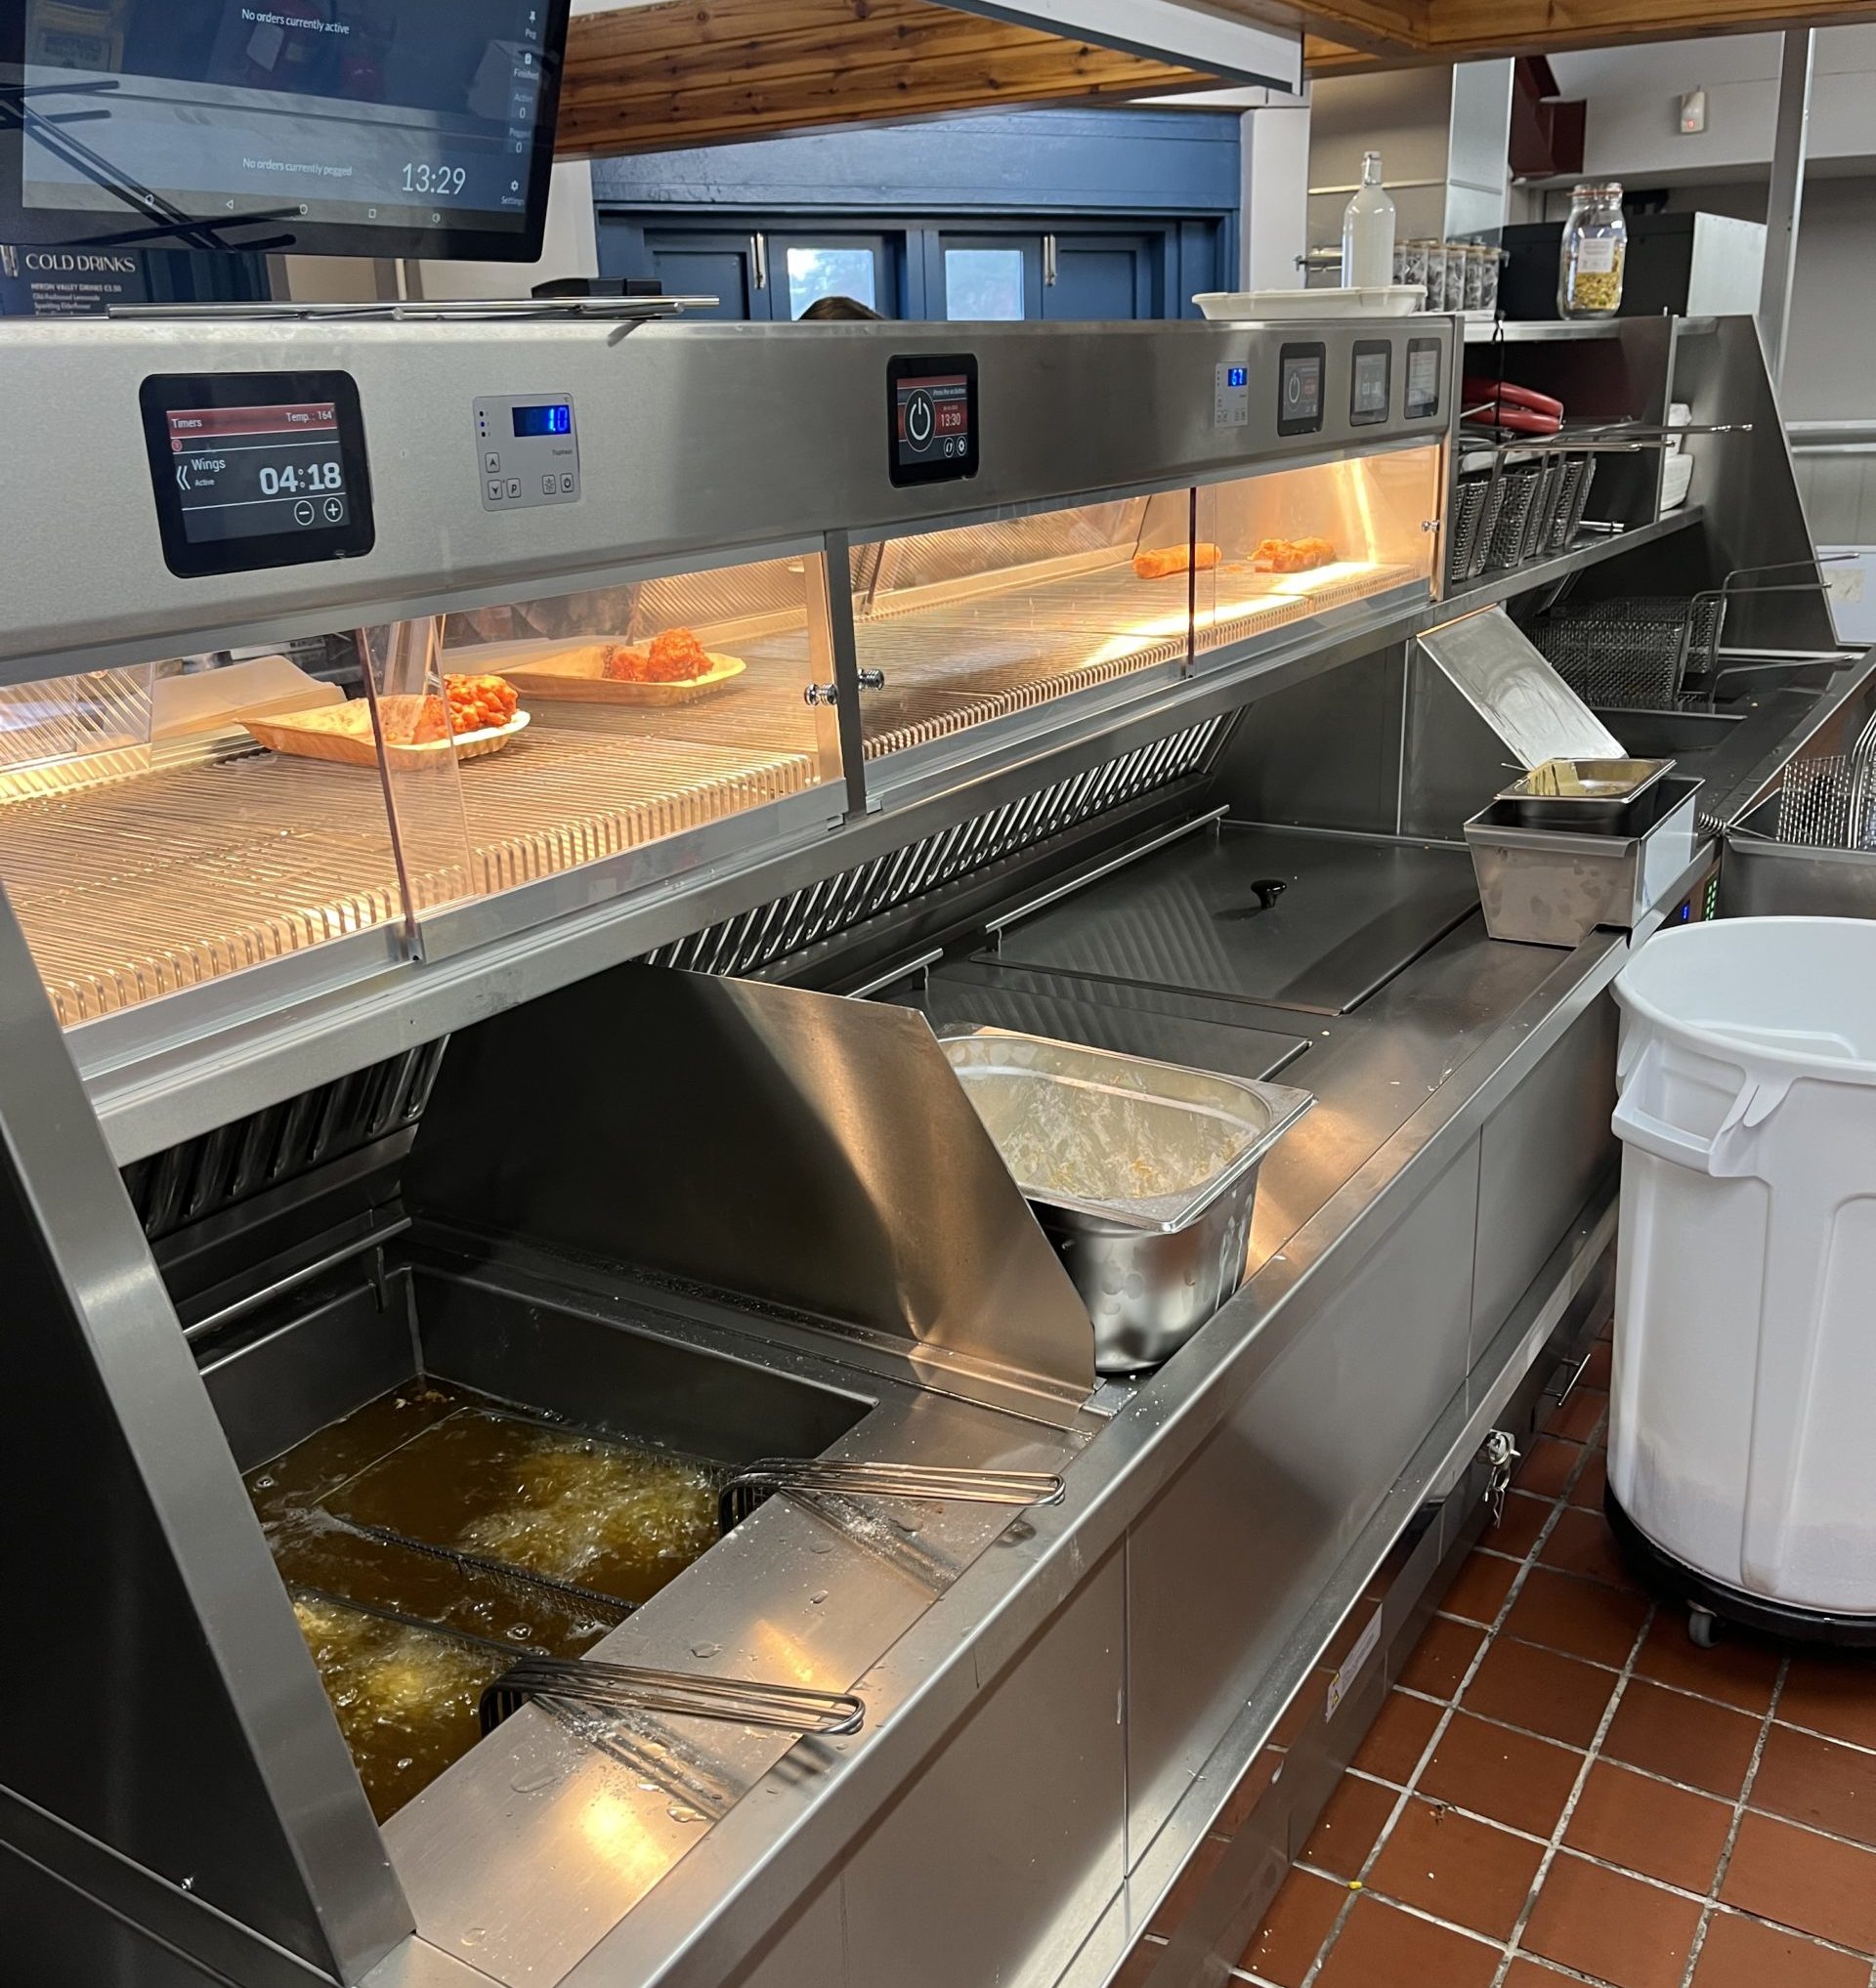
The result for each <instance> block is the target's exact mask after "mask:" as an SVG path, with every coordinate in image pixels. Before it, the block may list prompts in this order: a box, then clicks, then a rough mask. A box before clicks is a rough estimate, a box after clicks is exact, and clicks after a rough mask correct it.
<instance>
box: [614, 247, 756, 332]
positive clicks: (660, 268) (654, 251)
mask: <svg viewBox="0 0 1876 1988" xmlns="http://www.w3.org/2000/svg"><path fill="white" fill-rule="evenodd" d="M606 247H607V244H606V239H605V236H604V234H602V235H601V238H600V264H599V266H600V269H601V270H602V272H604V273H605V274H606V275H624V274H626V272H624V271H623V270H618V271H615V270H613V269H612V268H611V267H610V261H611V259H610V258H609V257H608V255H607V253H606ZM645 252H646V256H647V258H648V260H649V261H650V263H651V268H652V274H653V275H655V276H656V277H657V278H658V280H659V281H660V282H661V283H662V284H663V286H664V294H665V295H666V296H667V297H714V298H716V299H717V304H716V308H715V309H714V310H710V311H693V312H691V313H689V314H688V315H689V316H690V317H703V318H720V319H724V320H729V321H736V322H740V321H742V320H743V319H745V318H752V319H756V320H758V321H759V320H765V319H766V318H767V317H769V316H770V310H769V304H770V292H769V290H768V289H766V288H765V287H763V286H762V284H760V283H759V282H758V281H757V276H758V275H759V274H760V272H759V270H758V267H757V259H756V243H755V237H754V236H753V235H752V234H746V233H733V232H731V231H729V230H727V229H725V230H718V229H708V230H677V229H662V228H648V229H647V230H646V231H645Z"/></svg>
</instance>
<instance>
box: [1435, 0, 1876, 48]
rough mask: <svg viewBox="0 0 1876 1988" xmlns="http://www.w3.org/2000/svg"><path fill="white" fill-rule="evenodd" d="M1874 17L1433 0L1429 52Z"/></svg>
mask: <svg viewBox="0 0 1876 1988" xmlns="http://www.w3.org/2000/svg"><path fill="white" fill-rule="evenodd" d="M1872 18H1876V8H1872V7H1871V6H1869V5H1868V4H1863V5H1855V4H1848V5H1847V4H1846V0H1431V4H1430V5H1429V7H1428V20H1427V50H1426V52H1427V54H1428V55H1429V56H1432V57H1434V58H1436V59H1438V60H1440V61H1451V60H1455V59H1457V58H1460V57H1471V56H1484V55H1533V54H1548V53H1551V52H1553V51H1562V50H1567V49H1580V48H1612V47H1622V46H1625V45H1627V44H1631V43H1636V42H1646V41H1668V40H1676V39H1679V38H1682V37H1684V36H1689V35H1705V34H1746V33H1757V32H1762V31H1767V30H1781V29H1786V28H1793V27H1832V26H1841V25H1848V24H1850V23H1853V22H1855V21H1869V20H1871V19H1872Z"/></svg>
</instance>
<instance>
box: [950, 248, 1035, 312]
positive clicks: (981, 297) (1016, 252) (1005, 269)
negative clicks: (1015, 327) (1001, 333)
mask: <svg viewBox="0 0 1876 1988" xmlns="http://www.w3.org/2000/svg"><path fill="white" fill-rule="evenodd" d="M945 315H946V317H950V318H954V319H958V320H964V319H968V320H971V321H973V322H976V321H983V322H987V323H1005V322H1007V323H1018V322H1020V321H1021V319H1022V316H1023V252H1022V250H1021V249H1020V248H948V249H946V250H945Z"/></svg>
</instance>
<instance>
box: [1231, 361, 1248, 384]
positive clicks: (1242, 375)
mask: <svg viewBox="0 0 1876 1988" xmlns="http://www.w3.org/2000/svg"><path fill="white" fill-rule="evenodd" d="M1225 378H1226V380H1227V381H1228V382H1229V383H1230V384H1231V385H1232V386H1234V387H1248V386H1249V385H1250V384H1251V368H1250V367H1249V366H1241V365H1234V366H1233V367H1232V368H1231V370H1230V371H1229V372H1228V373H1226V375H1225Z"/></svg>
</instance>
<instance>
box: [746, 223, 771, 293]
mask: <svg viewBox="0 0 1876 1988" xmlns="http://www.w3.org/2000/svg"><path fill="white" fill-rule="evenodd" d="M749 263H750V266H751V268H752V269H753V270H754V272H755V287H756V288H757V289H758V290H766V289H767V288H768V287H769V238H768V236H767V235H766V234H752V235H750V236H749Z"/></svg>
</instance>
